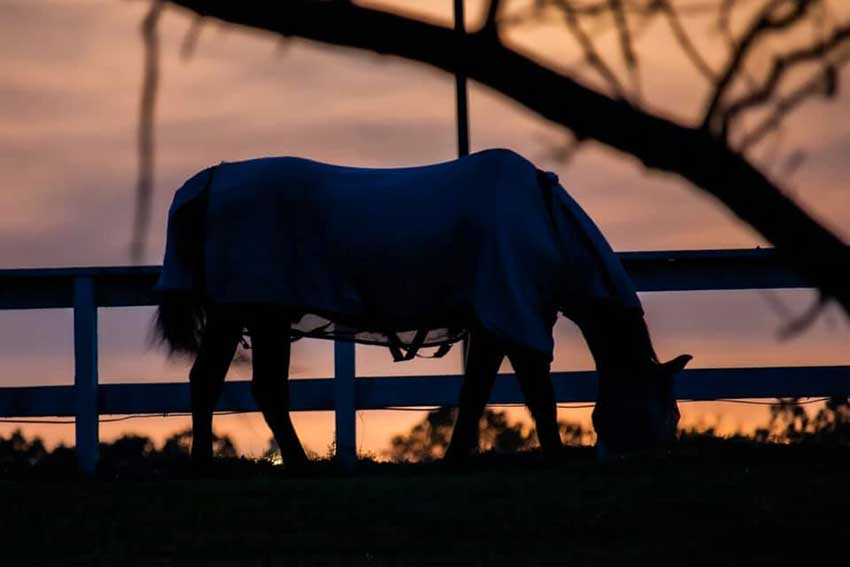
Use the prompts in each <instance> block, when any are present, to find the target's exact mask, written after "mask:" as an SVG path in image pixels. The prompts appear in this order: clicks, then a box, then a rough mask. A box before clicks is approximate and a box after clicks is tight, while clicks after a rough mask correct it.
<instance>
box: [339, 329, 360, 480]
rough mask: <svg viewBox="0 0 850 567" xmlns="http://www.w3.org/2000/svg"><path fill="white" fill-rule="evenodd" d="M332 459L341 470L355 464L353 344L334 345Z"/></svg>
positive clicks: (355, 431)
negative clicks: (334, 434)
mask: <svg viewBox="0 0 850 567" xmlns="http://www.w3.org/2000/svg"><path fill="white" fill-rule="evenodd" d="M334 413H335V423H336V459H337V462H338V463H339V464H340V466H341V467H342V468H343V469H345V470H350V469H351V468H352V467H353V466H354V462H355V461H356V460H357V445H356V438H357V429H356V426H357V417H356V416H357V408H356V407H355V399H354V343H352V342H346V341H335V342H334Z"/></svg>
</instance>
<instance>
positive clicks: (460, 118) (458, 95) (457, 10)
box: [454, 0, 469, 372]
mask: <svg viewBox="0 0 850 567" xmlns="http://www.w3.org/2000/svg"><path fill="white" fill-rule="evenodd" d="M463 1H464V0H454V20H455V33H456V34H457V36H458V44H459V45H460V46H461V48H462V47H463V46H464V42H463V41H462V40H463V39H464V37H465V36H466V23H465V21H464V18H463ZM457 56H458V59H461V58H465V57H466V54H465V53H464V52H462V51H459V52H458V54H457ZM455 101H456V105H455V107H456V109H457V113H456V116H457V157H463V156H466V155H469V104H468V98H467V89H466V74H465V73H463V72H461V71H458V72H457V73H455ZM461 347H462V349H463V353H462V356H461V362H460V364H461V368H462V370H463V371H464V372H466V353H467V352H468V351H469V340H468V339H463V342H462V343H461Z"/></svg>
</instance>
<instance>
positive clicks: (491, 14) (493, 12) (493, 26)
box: [481, 0, 502, 35]
mask: <svg viewBox="0 0 850 567" xmlns="http://www.w3.org/2000/svg"><path fill="white" fill-rule="evenodd" d="M501 3H502V2H501V0H490V4H489V5H488V6H487V13H486V14H484V25H483V26H482V27H481V31H482V32H483V33H490V34H493V35H498V34H499V24H498V22H497V21H496V18H497V17H498V15H499V8H500V6H501Z"/></svg>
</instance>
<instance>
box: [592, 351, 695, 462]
mask: <svg viewBox="0 0 850 567" xmlns="http://www.w3.org/2000/svg"><path fill="white" fill-rule="evenodd" d="M691 358H692V357H691V356H690V355H689V354H683V355H681V356H678V357H676V358H674V359H673V360H671V361H669V362H665V363H663V364H662V363H658V362H654V361H650V362H647V363H645V364H639V365H632V367H631V368H629V367H627V366H628V365H619V364H613V365H607V366H603V367H601V368H598V371H599V395H598V397H597V402H596V406H595V408H594V410H593V427H594V429H595V430H596V436H597V445H596V448H597V455H598V457H599V458H600V459H602V460H605V459H607V458H609V457H613V456H617V455H623V454H626V453H636V452H643V451H650V450H654V449H658V448H663V447H665V446H667V445H669V444H670V443H671V442H672V441H673V439H674V438H675V435H676V426H677V424H678V422H679V408H678V406H677V405H676V398H675V397H674V395H673V380H674V377H675V376H676V374H677V373H679V372H680V371H681V370H682V369H683V368H684V367H685V365H686V364H687V363H688V362H689V361H690V360H691ZM635 366H637V367H635Z"/></svg>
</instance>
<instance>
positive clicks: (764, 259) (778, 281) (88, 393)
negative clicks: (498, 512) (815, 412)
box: [0, 249, 850, 473]
mask: <svg viewBox="0 0 850 567" xmlns="http://www.w3.org/2000/svg"><path fill="white" fill-rule="evenodd" d="M620 257H621V259H622V261H623V263H624V265H625V267H626V269H627V270H628V272H629V273H630V275H631V276H632V278H633V280H634V282H635V285H636V286H637V288H638V290H639V291H693V290H731V289H767V288H773V289H782V288H803V287H808V286H807V284H806V282H804V281H803V280H802V279H801V278H799V277H798V276H797V275H796V274H794V273H793V272H791V271H789V270H788V269H787V268H786V267H785V266H784V265H783V264H782V262H781V260H780V258H779V255H778V254H777V253H776V252H775V251H774V250H772V249H755V250H701V251H670V252H626V253H621V254H620ZM839 268H841V267H840V266H836V269H839ZM158 276H159V267H157V266H143V267H95V268H46V269H20V270H0V309H47V308H73V309H74V357H75V365H74V368H75V376H74V385H73V386H39V387H15V388H0V417H7V418H8V417H41V416H73V417H75V428H76V443H77V454H78V459H79V462H80V467H81V468H82V470H83V471H84V472H87V473H91V472H93V471H94V468H95V466H96V463H97V445H98V415H100V414H159V413H176V412H185V411H188V410H189V388H188V384H187V383H185V382H181V383H135V384H98V365H97V361H98V355H97V310H98V308H100V307H129V306H145V305H155V304H156V295H155V293H154V292H153V290H152V288H153V284H154V282H156V279H157V278H158ZM334 358H335V360H334V377H333V378H321V379H309V380H295V381H291V382H290V387H291V400H292V406H293V410H295V411H317V410H333V411H334V412H335V415H336V417H335V424H336V438H337V441H336V446H337V455H338V457H339V459H340V461H341V462H342V463H343V464H344V465H348V464H351V463H352V462H353V460H354V459H355V457H356V449H355V431H356V430H355V424H356V420H355V416H356V412H357V410H369V409H380V408H387V407H417V406H419V407H421V406H431V405H453V404H455V403H456V402H457V398H458V392H459V391H460V384H461V379H462V378H461V376H458V375H447V376H415V377H370V378H358V379H355V360H354V345H353V344H351V343H343V342H337V343H336V344H335V347H334ZM511 377H512V376H511V375H500V376H499V378H498V380H497V381H496V386H495V388H494V390H493V395H492V397H491V403H503V404H505V403H520V402H521V401H522V395H521V393H520V391H519V388H518V386H517V385H516V381H515V380H512V379H511ZM553 382H554V385H555V393H556V397H557V399H558V401H559V402H592V401H594V400H595V399H596V378H595V373H593V372H558V373H554V374H553ZM848 395H850V366H805V367H770V368H722V369H721V368H716V369H715V368H711V369H698V370H688V371H685V372H683V373H682V375H681V376H680V377H679V378H678V380H677V383H676V396H677V397H678V398H679V399H692V400H712V399H722V398H775V397H791V396H795V397H796V396H799V397H804V396H848ZM217 409H219V410H231V411H239V410H242V411H255V410H256V409H257V407H256V404H255V403H254V400H253V397H252V396H251V393H250V388H249V386H248V383H247V382H244V381H239V382H229V383H227V384H226V385H225V390H224V393H223V396H222V400H221V403H220V404H219V407H218V408H217Z"/></svg>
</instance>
